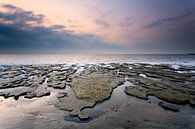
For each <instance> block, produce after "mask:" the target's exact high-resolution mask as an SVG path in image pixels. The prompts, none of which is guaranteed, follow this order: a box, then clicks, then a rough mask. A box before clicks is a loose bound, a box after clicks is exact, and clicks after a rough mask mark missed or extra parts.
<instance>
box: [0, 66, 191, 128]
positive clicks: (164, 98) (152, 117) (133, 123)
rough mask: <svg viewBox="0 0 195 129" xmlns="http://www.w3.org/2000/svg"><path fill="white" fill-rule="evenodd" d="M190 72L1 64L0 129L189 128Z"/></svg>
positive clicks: (185, 69)
mask: <svg viewBox="0 0 195 129" xmlns="http://www.w3.org/2000/svg"><path fill="white" fill-rule="evenodd" d="M193 71H195V67H194V66H182V65H181V66H177V67H173V66H171V65H151V64H128V63H123V64H118V63H109V64H86V65H77V64H75V65H66V64H54V65H12V66H8V65H2V66H1V67H0V109H2V110H1V111H0V112H1V113H0V121H1V122H0V127H1V128H2V129H4V128H5V129H6V128H11V129H12V128H13V129H15V128H19V129H26V128H29V127H31V128H33V129H39V128H40V129H42V128H51V129H55V128H56V129H66V128H67V129H68V128H91V129H92V128H105V129H109V128H116V129H118V128H119V129H126V128H132V129H158V128H159V129H182V128H189V129H193V128H195V124H194V123H195V73H194V72H193ZM48 125H49V126H48Z"/></svg>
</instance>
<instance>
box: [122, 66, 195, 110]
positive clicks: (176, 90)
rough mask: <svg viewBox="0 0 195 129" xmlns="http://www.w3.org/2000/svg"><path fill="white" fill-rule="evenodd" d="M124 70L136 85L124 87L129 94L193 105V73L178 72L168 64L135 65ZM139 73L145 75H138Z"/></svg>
mask: <svg viewBox="0 0 195 129" xmlns="http://www.w3.org/2000/svg"><path fill="white" fill-rule="evenodd" d="M126 67H127V66H126ZM125 72H126V75H128V76H129V80H130V81H131V82H132V83H133V84H134V85H136V86H133V87H131V86H130V87H127V88H126V90H125V92H126V93H127V94H129V95H132V96H136V97H138V98H143V99H147V96H155V97H157V98H159V99H162V100H165V101H167V102H170V103H176V104H190V105H192V106H193V105H194V104H193V100H194V98H195V96H194V94H195V87H194V84H195V82H194V80H193V78H194V76H195V74H194V73H178V72H177V70H176V69H173V68H171V67H170V66H168V65H146V64H139V65H136V66H135V67H134V68H133V69H131V70H125ZM132 73H135V74H132ZM140 74H144V75H145V76H139V75H140Z"/></svg>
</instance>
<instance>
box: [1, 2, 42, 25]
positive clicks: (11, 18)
mask: <svg viewBox="0 0 195 129" xmlns="http://www.w3.org/2000/svg"><path fill="white" fill-rule="evenodd" d="M2 8H4V9H6V10H8V12H7V13H3V12H1V13H0V20H1V21H4V22H12V23H13V24H27V23H37V24H40V23H42V22H43V19H44V15H42V14H39V15H35V14H33V12H32V11H24V10H23V9H21V8H18V7H15V6H13V5H7V4H6V5H2Z"/></svg>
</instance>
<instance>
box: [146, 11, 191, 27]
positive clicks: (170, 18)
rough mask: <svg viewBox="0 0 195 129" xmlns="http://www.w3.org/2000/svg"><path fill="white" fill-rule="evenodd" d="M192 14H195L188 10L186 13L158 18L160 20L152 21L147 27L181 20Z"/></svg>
mask: <svg viewBox="0 0 195 129" xmlns="http://www.w3.org/2000/svg"><path fill="white" fill-rule="evenodd" d="M192 14H193V13H192V12H186V13H184V14H181V15H177V16H172V17H168V18H163V19H158V20H155V21H153V22H152V23H150V24H148V25H146V26H145V28H152V27H156V26H160V25H163V24H166V23H169V22H175V21H179V20H182V19H183V18H185V17H187V16H191V15H192Z"/></svg>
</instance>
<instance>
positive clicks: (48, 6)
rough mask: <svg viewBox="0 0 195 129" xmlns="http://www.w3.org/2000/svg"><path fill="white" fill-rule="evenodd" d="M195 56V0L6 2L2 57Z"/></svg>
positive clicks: (0, 6)
mask: <svg viewBox="0 0 195 129" xmlns="http://www.w3.org/2000/svg"><path fill="white" fill-rule="evenodd" d="M45 52H46V53H188V52H195V0H31V1H30V0H1V1H0V53H45Z"/></svg>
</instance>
